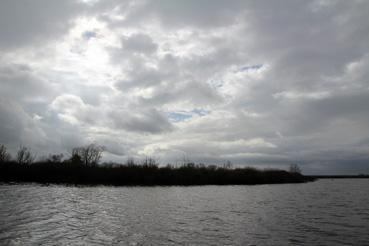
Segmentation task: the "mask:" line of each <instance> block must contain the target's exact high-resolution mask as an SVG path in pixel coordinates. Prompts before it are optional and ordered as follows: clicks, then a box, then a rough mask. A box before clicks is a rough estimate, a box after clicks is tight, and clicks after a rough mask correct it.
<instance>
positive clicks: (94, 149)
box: [71, 144, 104, 166]
mask: <svg viewBox="0 0 369 246" xmlns="http://www.w3.org/2000/svg"><path fill="white" fill-rule="evenodd" d="M103 151H104V148H103V147H102V146H98V145H95V144H90V145H87V146H84V147H77V148H74V149H73V150H72V158H71V159H72V161H73V162H81V163H83V164H84V165H85V166H94V165H97V164H98V163H99V161H100V159H101V157H102V153H103Z"/></svg>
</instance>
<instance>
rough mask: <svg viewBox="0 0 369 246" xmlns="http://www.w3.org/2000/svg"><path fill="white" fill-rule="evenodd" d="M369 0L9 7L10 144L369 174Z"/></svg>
mask: <svg viewBox="0 0 369 246" xmlns="http://www.w3.org/2000/svg"><path fill="white" fill-rule="evenodd" d="M368 16H369V2H368V1H360V0H350V1H346V0H342V1H338V0H337V1H335V0H332V1H330V0H317V1H305V0H304V1H296V0H282V1H263V0H261V1H260V0H258V1H244V0H240V1H238V0H233V1H226V0H196V1H195V0H194V1H188V0H186V1H182V0H160V1H141V0H136V1H118V0H84V1H82V0H65V1H58V0H53V1H49V0H16V1H15V0H2V1H0V143H2V144H5V145H6V146H7V147H8V148H9V149H10V150H11V151H12V152H13V153H14V151H15V150H16V149H17V148H18V146H19V145H20V144H23V145H26V146H29V147H30V148H31V149H32V150H33V151H34V152H37V153H38V155H39V156H42V155H45V154H47V153H59V152H63V153H68V151H70V149H71V148H73V147H75V146H80V145H85V144H88V143H98V144H100V145H104V146H105V147H106V150H107V151H106V152H105V155H104V158H105V160H112V161H124V160H125V159H126V158H127V157H134V158H142V157H144V156H152V157H155V158H157V159H159V161H160V162H161V163H166V162H173V163H179V162H182V161H183V159H184V158H187V159H190V160H192V161H197V162H200V161H201V162H205V163H215V164H221V163H223V162H224V161H226V160H230V161H231V162H232V163H234V164H238V165H241V164H245V165H251V166H259V167H261V168H265V167H280V168H285V167H286V166H288V165H289V164H290V163H299V164H300V166H301V168H302V170H303V171H304V173H354V174H356V173H360V172H369V66H368V65H369V45H368V44H369V22H368Z"/></svg>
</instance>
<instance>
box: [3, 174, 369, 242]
mask: <svg viewBox="0 0 369 246" xmlns="http://www.w3.org/2000/svg"><path fill="white" fill-rule="evenodd" d="M368 233H369V179H360V180H359V179H356V180H354V179H346V180H342V179H341V180H339V179H335V180H319V181H316V182H313V183H305V184H283V185H255V186H193V187H106V186H99V187H66V186H56V185H55V186H41V185H37V184H24V185H6V184H3V185H0V244H1V245H369V236H368V235H369V234H368Z"/></svg>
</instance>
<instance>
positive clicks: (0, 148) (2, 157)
mask: <svg viewBox="0 0 369 246" xmlns="http://www.w3.org/2000/svg"><path fill="white" fill-rule="evenodd" d="M10 159H11V156H10V154H9V153H8V151H7V149H6V147H5V146H4V145H2V144H0V162H6V161H10Z"/></svg>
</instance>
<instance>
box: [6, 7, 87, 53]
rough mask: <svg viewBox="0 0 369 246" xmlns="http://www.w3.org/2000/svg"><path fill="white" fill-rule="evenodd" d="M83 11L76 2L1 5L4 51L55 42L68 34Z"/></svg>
mask: <svg viewBox="0 0 369 246" xmlns="http://www.w3.org/2000/svg"><path fill="white" fill-rule="evenodd" d="M82 8H83V5H82V4H80V3H78V2H77V1H73V0H66V1H47V0H36V1H24V0H21V1H12V0H4V1H1V2H0V33H1V36H0V49H3V50H6V49H13V48H18V47H23V46H30V45H44V44H45V42H46V40H48V39H54V40H55V39H56V37H59V36H61V35H63V34H64V33H66V31H68V29H69V28H70V27H71V25H72V22H73V18H74V17H76V15H77V14H79V13H80V12H81V10H82Z"/></svg>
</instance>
